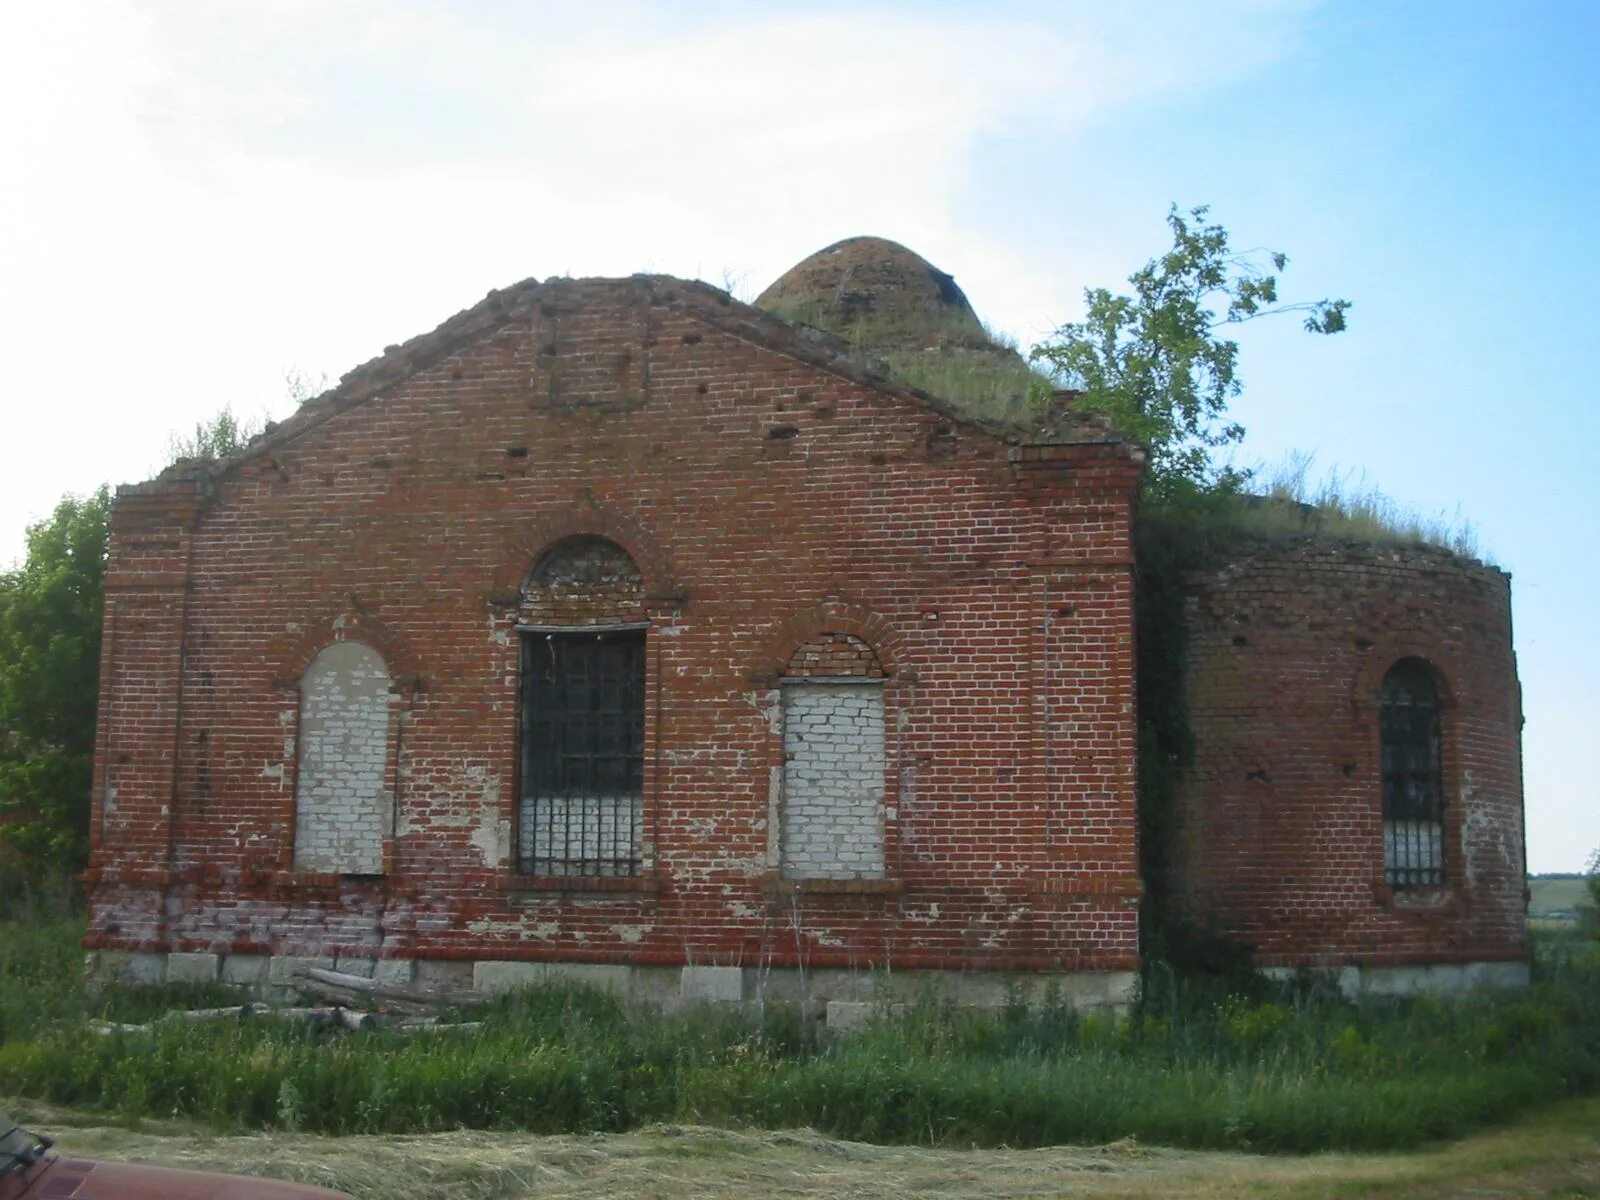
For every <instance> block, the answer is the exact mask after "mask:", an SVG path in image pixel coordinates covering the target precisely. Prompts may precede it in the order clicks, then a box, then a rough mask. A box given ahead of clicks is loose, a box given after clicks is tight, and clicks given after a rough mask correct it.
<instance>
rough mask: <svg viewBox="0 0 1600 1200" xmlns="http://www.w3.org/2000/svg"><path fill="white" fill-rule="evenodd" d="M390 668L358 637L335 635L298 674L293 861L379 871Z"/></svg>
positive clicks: (303, 866) (299, 865)
mask: <svg viewBox="0 0 1600 1200" xmlns="http://www.w3.org/2000/svg"><path fill="white" fill-rule="evenodd" d="M388 747H389V670H388V668H387V667H386V666H385V665H384V661H383V657H382V656H381V655H380V654H379V653H378V652H377V651H376V650H374V649H372V647H370V646H366V645H363V644H362V643H360V642H335V643H334V644H333V645H331V646H328V647H326V648H324V649H323V650H322V651H321V652H320V653H318V655H317V656H316V657H315V658H314V659H312V660H311V664H310V665H309V666H308V667H307V668H306V670H305V674H304V675H302V676H301V678H300V732H299V745H298V750H299V764H298V769H297V771H296V774H295V828H294V864H295V869H296V870H300V871H315V872H323V873H330V874H332V873H337V874H345V875H377V874H380V873H382V871H383V838H384V833H385V825H386V823H387V820H388V818H389V815H390V806H389V803H388V798H387V796H386V794H385V787H384V768H385V765H386V761H387V756H388Z"/></svg>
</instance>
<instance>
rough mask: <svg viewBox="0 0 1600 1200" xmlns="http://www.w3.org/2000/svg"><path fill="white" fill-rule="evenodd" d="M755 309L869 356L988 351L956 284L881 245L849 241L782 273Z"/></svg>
mask: <svg viewBox="0 0 1600 1200" xmlns="http://www.w3.org/2000/svg"><path fill="white" fill-rule="evenodd" d="M756 307H757V308H761V309H765V310H766V311H768V312H770V313H773V314H775V315H777V316H780V317H784V318H786V319H788V320H791V321H798V322H802V323H804V324H807V325H814V326H816V327H817V328H819V329H826V330H828V331H829V332H831V333H837V334H840V335H842V336H844V337H847V338H850V339H851V340H852V341H854V342H856V343H857V344H859V345H862V346H864V347H869V348H871V349H874V350H880V351H881V350H902V349H923V348H928V347H933V346H941V345H950V344H955V345H971V346H983V347H987V346H988V345H989V337H988V335H987V334H986V333H985V332H984V328H983V325H982V323H981V322H980V321H979V320H978V316H977V314H976V313H974V312H973V311H972V305H971V304H969V303H968V302H967V297H966V294H965V293H964V292H962V290H961V289H960V288H959V287H957V286H956V281H955V279H954V277H952V276H951V275H949V274H947V273H946V272H944V271H941V270H939V268H938V267H935V266H934V265H933V264H932V263H930V262H928V260H927V259H925V258H923V257H922V256H921V255H920V254H917V253H915V252H914V251H911V250H908V249H906V248H905V247H904V246H902V245H900V243H898V242H891V241H889V240H888V239H887V238H878V237H853V238H846V239H845V240H844V241H842V242H835V243H833V245H831V246H828V247H825V248H824V249H822V250H818V251H817V252H816V253H815V254H813V255H811V256H810V257H809V258H806V259H804V260H802V261H801V262H799V263H798V264H796V265H795V266H793V267H791V268H790V269H789V270H788V271H786V272H784V274H783V275H782V276H780V277H779V278H778V280H777V281H776V282H775V283H773V284H772V285H771V286H770V287H768V288H767V290H766V291H764V292H762V293H761V295H760V296H758V297H757V298H756Z"/></svg>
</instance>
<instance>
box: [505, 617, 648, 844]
mask: <svg viewBox="0 0 1600 1200" xmlns="http://www.w3.org/2000/svg"><path fill="white" fill-rule="evenodd" d="M644 644H645V638H644V630H642V629H626V630H609V631H598V632H597V631H589V630H570V631H567V630H563V631H559V632H549V631H536V632H524V633H523V635H522V803H521V812H520V822H519V826H520V828H519V839H520V843H521V844H520V847H519V858H520V863H521V868H522V870H523V871H524V872H526V873H528V874H532V875H637V874H638V873H639V870H640V866H641V853H642V852H641V844H642V826H643V811H642V810H643V796H644Z"/></svg>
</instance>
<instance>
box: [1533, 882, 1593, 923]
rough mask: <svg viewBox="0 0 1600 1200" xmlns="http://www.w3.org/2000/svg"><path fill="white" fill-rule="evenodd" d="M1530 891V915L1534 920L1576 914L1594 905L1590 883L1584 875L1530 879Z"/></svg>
mask: <svg viewBox="0 0 1600 1200" xmlns="http://www.w3.org/2000/svg"><path fill="white" fill-rule="evenodd" d="M1528 891H1529V893H1530V896H1529V900H1528V915H1529V916H1530V917H1534V918H1547V917H1549V916H1550V915H1551V914H1552V913H1558V912H1576V911H1577V910H1578V909H1580V908H1590V907H1592V906H1593V904H1594V898H1593V896H1592V895H1591V894H1590V892H1589V881H1588V879H1587V878H1585V877H1584V876H1582V875H1548V876H1545V877H1543V878H1535V879H1530V880H1529V881H1528Z"/></svg>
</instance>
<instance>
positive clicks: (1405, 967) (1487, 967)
mask: <svg viewBox="0 0 1600 1200" xmlns="http://www.w3.org/2000/svg"><path fill="white" fill-rule="evenodd" d="M1297 970H1298V968H1295V967H1264V968H1263V969H1262V972H1261V973H1262V974H1263V975H1266V976H1267V977H1268V978H1270V979H1290V978H1292V977H1293V976H1294V975H1295V973H1296V971H1297ZM1323 974H1325V975H1327V976H1328V978H1329V979H1331V980H1332V981H1333V982H1334V983H1336V984H1337V985H1338V987H1339V990H1340V991H1341V992H1343V993H1344V994H1345V995H1346V996H1349V997H1351V998H1352V999H1355V998H1357V997H1360V996H1417V995H1424V994H1426V995H1454V994H1457V993H1461V992H1475V991H1515V990H1516V989H1518V988H1525V987H1527V986H1528V964H1527V963H1523V962H1466V963H1415V964H1400V965H1395V966H1344V967H1329V968H1327V969H1326V970H1325V971H1324V972H1323Z"/></svg>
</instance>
